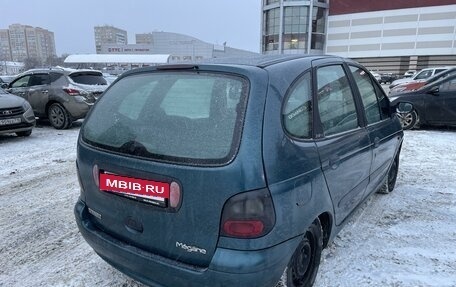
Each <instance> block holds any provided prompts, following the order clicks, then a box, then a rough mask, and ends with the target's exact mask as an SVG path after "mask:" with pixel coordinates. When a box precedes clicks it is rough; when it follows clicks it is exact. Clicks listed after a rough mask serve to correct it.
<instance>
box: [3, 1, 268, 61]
mask: <svg viewBox="0 0 456 287" xmlns="http://www.w3.org/2000/svg"><path fill="white" fill-rule="evenodd" d="M0 8H1V11H2V15H1V17H0V29H6V28H8V26H9V25H10V24H15V23H19V24H23V25H30V26H33V27H41V28H44V29H47V30H49V31H52V32H54V37H55V45H56V50H57V55H59V56H60V55H61V54H63V53H69V54H76V53H79V54H83V53H95V40H94V38H95V36H94V29H93V28H94V26H101V25H112V26H115V27H117V28H121V29H124V30H126V31H127V33H128V43H131V44H133V43H135V34H137V33H148V32H152V31H164V32H173V33H181V34H186V35H189V36H193V37H195V38H198V39H200V40H202V41H205V42H208V43H213V44H222V43H224V42H226V43H227V46H230V47H233V48H239V49H245V50H250V51H254V52H259V47H260V44H259V41H260V25H261V23H260V16H261V12H260V9H261V0H161V1H159V0H110V1H108V0H74V1H67V0H24V1H18V0H1V4H0Z"/></svg>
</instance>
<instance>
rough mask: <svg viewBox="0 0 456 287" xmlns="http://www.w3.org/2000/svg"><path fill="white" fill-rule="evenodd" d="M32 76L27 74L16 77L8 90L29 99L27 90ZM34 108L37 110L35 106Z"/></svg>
mask: <svg viewBox="0 0 456 287" xmlns="http://www.w3.org/2000/svg"><path fill="white" fill-rule="evenodd" d="M30 78H31V76H30V75H25V76H22V77H20V78H18V79H16V80H15V81H14V82H12V83H10V85H9V88H8V90H7V91H8V92H9V93H11V94H15V95H16V96H19V97H22V98H24V99H26V100H27V91H28V86H29V82H30ZM32 107H33V106H32ZM33 109H34V110H35V108H34V107H33Z"/></svg>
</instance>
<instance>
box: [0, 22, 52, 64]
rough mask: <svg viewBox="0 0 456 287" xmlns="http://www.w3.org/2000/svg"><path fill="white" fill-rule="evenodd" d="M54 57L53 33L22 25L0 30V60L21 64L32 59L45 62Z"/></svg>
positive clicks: (13, 25)
mask: <svg viewBox="0 0 456 287" xmlns="http://www.w3.org/2000/svg"><path fill="white" fill-rule="evenodd" d="M53 56H56V50H55V39H54V33H53V32H51V31H48V30H46V29H43V28H40V27H32V26H28V25H22V24H12V25H9V27H8V29H0V60H2V61H15V62H22V61H24V60H25V59H27V58H34V59H37V60H38V61H40V62H45V61H46V60H47V59H48V58H49V57H53Z"/></svg>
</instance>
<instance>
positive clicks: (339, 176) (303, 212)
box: [74, 56, 410, 286]
mask: <svg viewBox="0 0 456 287" xmlns="http://www.w3.org/2000/svg"><path fill="white" fill-rule="evenodd" d="M219 61H220V62H219ZM223 61H227V62H223ZM392 111H394V109H392V108H391V107H390V104H389V100H388V98H387V97H386V95H385V94H384V92H383V90H382V88H381V86H380V85H379V84H378V82H377V81H375V79H374V78H373V76H372V75H371V74H370V73H369V72H368V71H367V70H366V69H364V68H363V67H362V66H361V65H359V64H358V63H356V62H354V61H352V60H348V59H342V58H338V57H331V56H269V57H267V56H263V57H259V58H258V59H245V60H243V59H238V60H237V61H229V60H223V59H221V60H214V61H213V62H211V63H210V64H204V63H198V64H187V65H164V66H157V67H148V68H141V69H136V70H132V71H129V72H126V73H124V74H123V75H122V76H120V77H119V79H118V80H117V81H116V82H114V83H113V84H112V85H111V86H110V87H109V88H108V89H107V90H106V92H105V94H104V95H103V97H102V98H101V99H100V100H99V101H98V103H97V104H96V105H95V106H94V107H93V109H92V110H91V111H90V113H89V114H88V116H87V118H86V119H85V121H84V123H83V125H82V127H81V130H80V136H79V139H78V148H77V160H76V166H77V173H78V178H79V182H80V186H81V193H80V197H79V200H78V202H77V203H76V205H75V210H74V211H75V216H76V221H77V224H78V227H79V230H80V231H81V234H82V235H83V237H84V238H85V240H86V241H87V242H88V243H89V244H90V245H91V246H92V248H93V249H94V250H95V251H96V253H97V254H99V255H100V256H101V257H102V258H103V259H104V260H106V261H107V262H109V263H110V264H112V265H113V266H114V267H116V268H117V269H119V270H120V271H122V272H124V273H126V274H128V275H129V276H132V277H133V278H135V279H137V280H139V281H142V282H144V283H146V284H149V285H153V286H274V285H275V284H276V282H278V281H279V279H280V278H281V276H282V275H283V280H284V281H286V284H287V285H286V286H311V285H312V284H313V281H314V280H315V277H316V273H317V270H318V266H319V263H320V257H321V252H322V248H324V247H325V246H327V245H328V243H329V242H330V241H331V240H332V239H333V238H334V237H335V236H336V234H337V233H338V231H339V230H340V229H341V227H342V226H343V223H344V222H346V221H347V218H348V216H349V215H350V214H351V213H352V212H353V211H354V210H355V209H356V208H357V207H358V206H359V205H360V204H361V203H362V202H363V201H364V199H366V198H367V197H368V196H369V195H370V194H372V193H373V192H375V191H381V192H385V193H387V192H389V191H391V190H393V188H394V185H395V182H396V176H397V173H398V167H399V153H400V149H401V143H402V139H403V132H402V129H401V125H400V122H399V120H398V118H397V117H396V115H395V114H394V113H393V112H392ZM409 111H410V110H409Z"/></svg>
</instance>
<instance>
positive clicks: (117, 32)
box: [94, 25, 128, 54]
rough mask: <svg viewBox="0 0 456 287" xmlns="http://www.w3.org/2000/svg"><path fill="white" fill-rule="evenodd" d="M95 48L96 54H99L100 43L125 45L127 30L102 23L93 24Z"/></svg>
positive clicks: (126, 42)
mask: <svg viewBox="0 0 456 287" xmlns="http://www.w3.org/2000/svg"><path fill="white" fill-rule="evenodd" d="M94 31H95V48H96V52H97V54H100V53H101V52H102V51H101V47H102V45H106V44H114V45H127V44H128V34H127V31H125V30H122V29H119V28H116V27H114V26H109V25H104V26H95V27H94Z"/></svg>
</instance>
